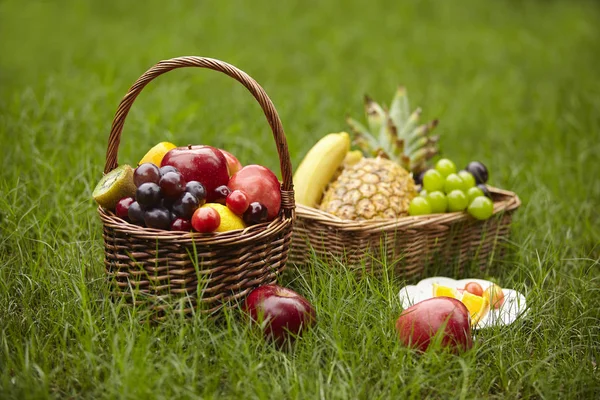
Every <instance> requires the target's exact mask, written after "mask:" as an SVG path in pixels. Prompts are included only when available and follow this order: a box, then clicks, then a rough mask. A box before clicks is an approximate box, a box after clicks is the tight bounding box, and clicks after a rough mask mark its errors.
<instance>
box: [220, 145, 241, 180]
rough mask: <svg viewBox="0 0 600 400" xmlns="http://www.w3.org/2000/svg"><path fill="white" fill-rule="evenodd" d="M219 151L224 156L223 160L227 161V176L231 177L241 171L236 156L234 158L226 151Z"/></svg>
mask: <svg viewBox="0 0 600 400" xmlns="http://www.w3.org/2000/svg"><path fill="white" fill-rule="evenodd" d="M219 150H220V151H221V153H223V155H224V156H225V160H227V172H228V173H229V176H232V175H233V174H235V173H236V172H238V171H239V170H240V169H242V163H241V162H240V161H239V160H238V159H237V158H236V156H234V155H233V154H231V153H230V152H228V151H227V150H223V149H219Z"/></svg>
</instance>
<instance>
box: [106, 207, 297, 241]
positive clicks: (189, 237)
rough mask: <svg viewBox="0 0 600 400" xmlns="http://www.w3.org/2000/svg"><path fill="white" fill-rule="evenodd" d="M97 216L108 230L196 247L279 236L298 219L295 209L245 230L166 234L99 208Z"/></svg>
mask: <svg viewBox="0 0 600 400" xmlns="http://www.w3.org/2000/svg"><path fill="white" fill-rule="evenodd" d="M98 214H99V215H100V219H101V220H102V224H103V225H104V227H106V228H110V229H113V230H116V231H118V232H121V233H125V234H127V235H129V236H131V237H132V238H136V239H144V240H160V241H165V242H172V243H178V244H189V245H191V244H194V245H199V246H204V245H215V246H221V245H230V244H234V245H242V244H245V243H247V242H250V241H254V240H258V239H262V238H263V237H265V236H273V235H277V234H279V233H281V232H284V231H285V230H286V229H288V227H289V226H290V225H291V224H292V222H293V220H294V219H295V218H294V217H295V213H294V211H293V210H292V216H291V217H287V216H285V215H284V214H283V213H280V214H279V215H278V216H277V218H275V219H274V220H272V221H268V222H263V223H261V224H256V225H250V226H248V227H246V228H244V229H236V230H231V231H226V232H211V233H201V232H195V231H193V232H192V231H190V232H182V231H167V230H162V229H154V228H147V227H142V226H139V225H135V224H132V223H130V222H127V221H126V220H124V219H122V218H120V217H117V216H116V215H115V213H113V212H112V211H110V210H106V209H104V208H102V207H98Z"/></svg>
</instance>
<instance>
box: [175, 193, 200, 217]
mask: <svg viewBox="0 0 600 400" xmlns="http://www.w3.org/2000/svg"><path fill="white" fill-rule="evenodd" d="M202 204H203V202H200V201H199V200H198V198H197V197H196V196H194V195H193V194H192V193H190V192H184V193H183V194H182V195H181V196H179V198H178V199H177V200H175V201H174V202H173V204H172V205H171V210H173V212H174V213H175V215H177V216H178V217H181V218H183V219H188V220H189V219H191V218H192V215H194V211H196V210H197V209H198V207H200V206H201V205H202Z"/></svg>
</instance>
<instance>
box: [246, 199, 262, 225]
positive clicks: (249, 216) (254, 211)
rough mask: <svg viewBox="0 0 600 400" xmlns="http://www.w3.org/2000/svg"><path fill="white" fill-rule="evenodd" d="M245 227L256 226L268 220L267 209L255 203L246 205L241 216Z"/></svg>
mask: <svg viewBox="0 0 600 400" xmlns="http://www.w3.org/2000/svg"><path fill="white" fill-rule="evenodd" d="M242 218H243V219H244V222H245V223H246V224H247V225H256V224H260V223H262V222H266V221H267V220H268V215H267V207H265V206H264V205H262V204H261V203H259V202H258V201H255V202H253V203H250V204H249V205H248V208H247V209H246V211H245V212H244V215H243V216H242Z"/></svg>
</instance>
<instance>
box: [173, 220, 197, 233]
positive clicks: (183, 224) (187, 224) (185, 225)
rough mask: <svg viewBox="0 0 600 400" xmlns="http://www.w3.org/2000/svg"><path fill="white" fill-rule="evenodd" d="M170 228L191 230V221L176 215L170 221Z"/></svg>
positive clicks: (184, 230)
mask: <svg viewBox="0 0 600 400" xmlns="http://www.w3.org/2000/svg"><path fill="white" fill-rule="evenodd" d="M171 230H172V231H183V232H189V231H191V230H192V222H191V221H190V220H187V219H183V218H179V217H176V218H175V219H174V220H173V222H172V223H171Z"/></svg>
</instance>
